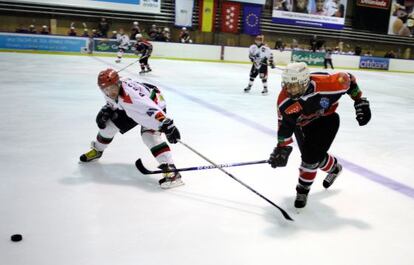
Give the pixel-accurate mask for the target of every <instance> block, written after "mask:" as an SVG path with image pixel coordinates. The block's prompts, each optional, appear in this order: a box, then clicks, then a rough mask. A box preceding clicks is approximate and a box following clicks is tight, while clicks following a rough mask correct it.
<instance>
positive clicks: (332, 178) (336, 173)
mask: <svg viewBox="0 0 414 265" xmlns="http://www.w3.org/2000/svg"><path fill="white" fill-rule="evenodd" d="M341 172H342V166H341V164H339V163H338V164H336V167H335V168H334V169H333V170H331V172H329V173H328V175H327V176H326V178H325V179H324V180H323V187H324V188H325V189H327V188H329V187H330V186H331V185H332V184H333V183H334V181H335V180H336V178H337V177H338V176H339V174H341Z"/></svg>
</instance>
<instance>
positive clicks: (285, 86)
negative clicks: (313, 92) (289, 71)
mask: <svg viewBox="0 0 414 265" xmlns="http://www.w3.org/2000/svg"><path fill="white" fill-rule="evenodd" d="M296 83H297V84H298V87H299V89H298V93H296V94H295V95H292V94H291V93H289V91H288V85H289V84H296ZM308 84H309V81H302V82H294V83H287V82H282V89H285V90H286V92H287V94H288V96H289V98H291V99H293V100H298V99H299V98H300V97H301V96H302V95H303V94H305V92H306V89H307V88H308Z"/></svg>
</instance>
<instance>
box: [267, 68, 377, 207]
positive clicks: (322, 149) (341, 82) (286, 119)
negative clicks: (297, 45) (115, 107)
mask: <svg viewBox="0 0 414 265" xmlns="http://www.w3.org/2000/svg"><path fill="white" fill-rule="evenodd" d="M344 94H348V95H349V96H350V97H351V98H352V99H353V100H354V108H355V111H356V120H357V121H358V123H359V125H360V126H364V125H366V124H367V123H368V122H369V120H370V119H371V110H370V107H369V102H368V100H367V99H366V98H363V97H361V96H362V92H361V91H360V89H359V87H358V84H357V82H356V79H355V77H354V76H353V75H351V74H349V73H344V72H339V73H336V74H327V73H313V74H310V73H309V69H308V67H307V65H306V64H305V63H291V64H288V65H287V67H286V69H285V70H284V71H283V73H282V90H281V92H280V94H279V98H278V101H277V104H278V118H279V128H278V144H277V146H276V147H275V148H274V150H273V153H272V154H271V155H270V158H269V164H271V166H272V167H273V168H275V167H284V166H286V164H287V162H288V158H289V155H290V153H291V151H292V147H291V146H289V144H290V143H292V135H293V133H294V134H295V137H296V140H297V142H298V146H299V149H300V152H301V157H302V162H301V165H300V167H299V180H298V182H299V183H298V184H297V186H296V191H297V194H296V200H295V207H296V208H303V207H305V206H306V202H307V197H308V193H309V190H310V188H311V185H312V183H313V181H314V179H315V177H316V172H317V170H318V168H319V169H321V170H322V171H325V172H327V173H328V174H327V176H326V178H325V179H324V181H323V186H324V187H325V188H326V189H327V188H329V187H330V186H331V185H332V184H333V183H334V181H335V179H336V178H337V177H338V175H339V174H340V173H341V171H342V166H341V164H339V163H338V160H337V159H336V158H335V157H334V156H333V155H331V154H329V153H328V150H329V147H330V146H331V144H332V142H333V140H334V138H335V135H336V133H337V131H338V128H339V115H338V114H337V113H336V108H337V107H338V101H339V99H340V98H341V96H342V95H344Z"/></svg>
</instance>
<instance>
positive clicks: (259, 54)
mask: <svg viewBox="0 0 414 265" xmlns="http://www.w3.org/2000/svg"><path fill="white" fill-rule="evenodd" d="M263 41H264V36H263V35H258V36H256V39H255V44H253V45H251V46H250V47H249V59H250V61H251V62H252V63H253V65H252V68H251V70H250V80H249V85H248V86H247V87H246V88H245V89H244V92H246V93H248V92H249V91H250V89H251V88H252V86H253V82H254V79H255V78H256V77H257V75H260V78H261V79H262V83H263V91H262V95H267V93H268V90H267V72H268V70H267V65H268V64H270V66H271V67H272V69H273V68H275V65H274V63H273V54H272V51H271V50H270V48H269V47H267V45H265V44H264V42H263Z"/></svg>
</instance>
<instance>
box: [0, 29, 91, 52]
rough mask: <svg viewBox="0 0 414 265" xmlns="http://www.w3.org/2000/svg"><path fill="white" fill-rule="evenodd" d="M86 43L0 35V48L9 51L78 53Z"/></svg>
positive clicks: (42, 37)
mask: <svg viewBox="0 0 414 265" xmlns="http://www.w3.org/2000/svg"><path fill="white" fill-rule="evenodd" d="M87 41H88V39H87V38H77V37H58V36H54V37H52V36H40V35H30V34H4V33H0V48H1V49H11V50H39V51H57V52H80V51H81V49H82V48H84V47H86V46H87Z"/></svg>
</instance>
